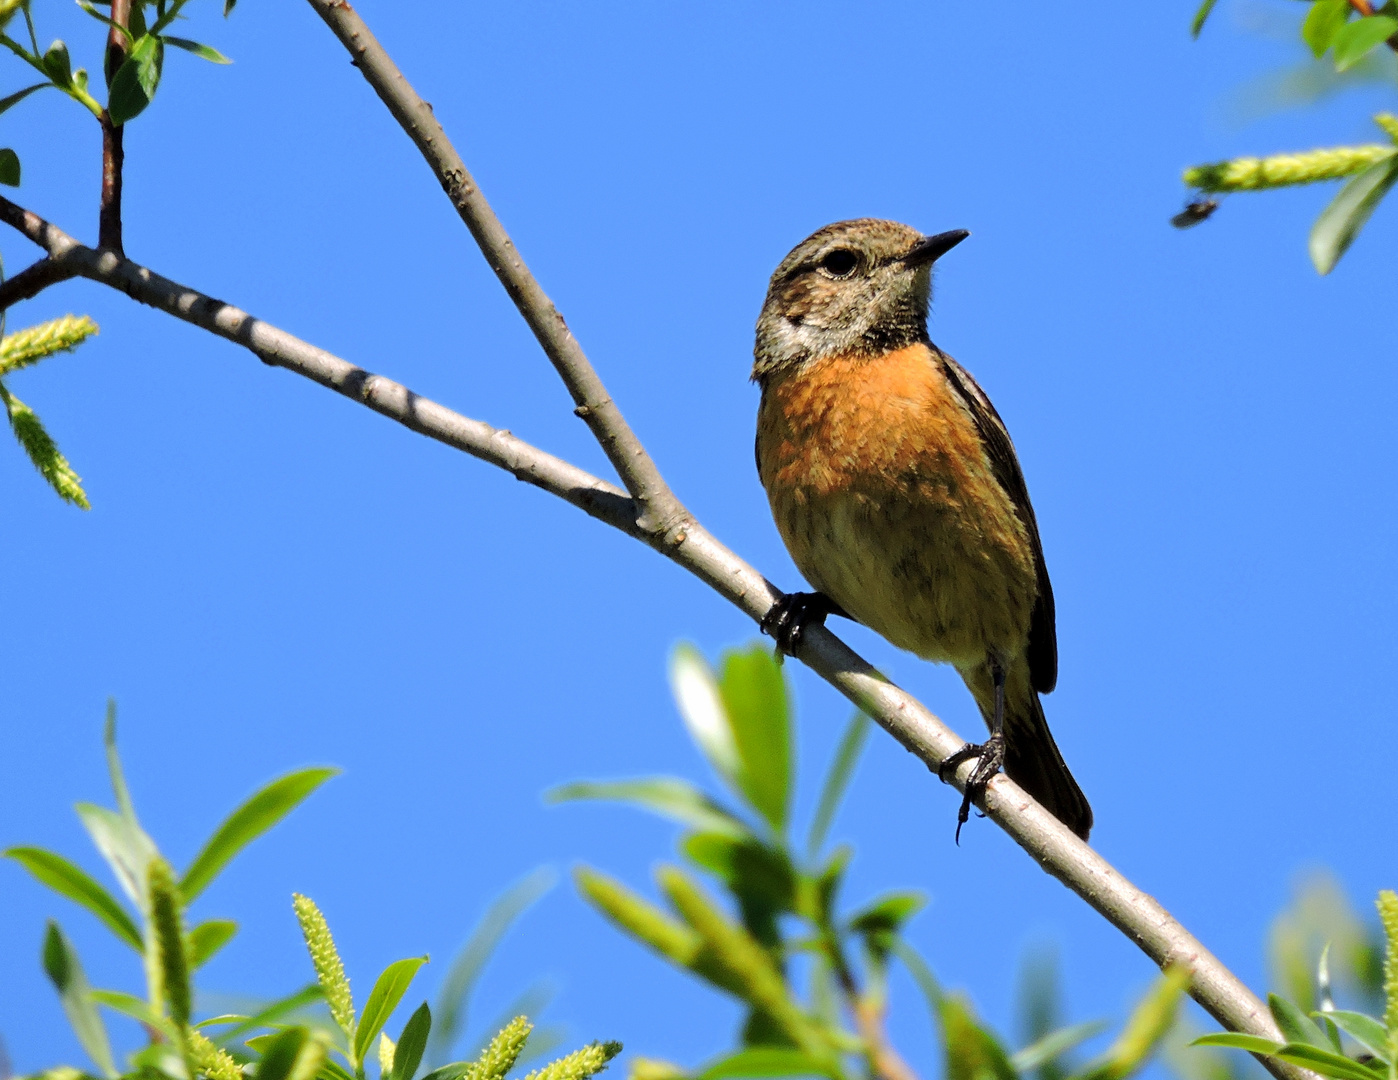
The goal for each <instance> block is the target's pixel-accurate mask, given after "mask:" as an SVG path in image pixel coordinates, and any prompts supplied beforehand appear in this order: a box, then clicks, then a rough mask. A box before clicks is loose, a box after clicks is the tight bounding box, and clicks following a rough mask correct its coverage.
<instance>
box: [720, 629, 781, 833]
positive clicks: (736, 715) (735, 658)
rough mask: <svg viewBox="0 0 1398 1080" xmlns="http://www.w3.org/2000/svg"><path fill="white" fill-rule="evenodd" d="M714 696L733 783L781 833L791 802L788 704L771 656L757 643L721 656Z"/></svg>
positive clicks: (754, 807)
mask: <svg viewBox="0 0 1398 1080" xmlns="http://www.w3.org/2000/svg"><path fill="white" fill-rule="evenodd" d="M718 690H719V697H720V698H721V699H722V700H723V707H724V709H725V710H726V711H727V713H728V722H729V724H730V725H731V726H732V729H733V737H734V739H735V740H736V742H737V744H738V762H739V770H738V784H739V786H740V787H741V788H742V791H743V794H744V795H745V796H747V800H748V802H749V804H750V805H751V806H752V808H753V809H754V810H756V811H757V812H758V813H759V814H761V815H762V816H763V817H764V818H766V819H767V823H768V824H769V825H771V826H772V829H773V831H775V832H776V833H778V834H779V835H780V834H782V833H783V832H784V831H785V830H786V819H787V814H788V812H789V809H790V806H791V772H792V757H793V753H794V751H793V747H792V737H791V704H790V702H789V700H788V697H787V691H786V679H785V677H784V676H783V674H782V668H781V665H780V664H779V663H778V662H777V658H776V657H775V656H774V655H773V654H772V653H770V652H768V651H767V649H766V648H765V647H764V646H762V645H754V646H752V647H751V648H748V649H740V650H736V649H735V650H731V651H729V652H727V653H725V654H724V657H723V670H722V674H721V675H720V677H719V681H718Z"/></svg>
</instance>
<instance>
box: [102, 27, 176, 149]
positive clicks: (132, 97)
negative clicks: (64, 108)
mask: <svg viewBox="0 0 1398 1080" xmlns="http://www.w3.org/2000/svg"><path fill="white" fill-rule="evenodd" d="M164 60H165V46H164V45H162V44H161V42H160V39H159V38H157V37H155V36H153V35H151V34H143V35H141V36H140V37H139V38H137V39H136V43H135V44H134V45H132V46H131V51H130V53H128V54H127V57H126V59H125V60H123V61H122V64H121V67H119V68H117V72H116V74H115V75H113V76H112V87H111V91H110V94H109V97H108V100H107V113H108V115H109V116H110V117H111V119H112V123H113V124H116V125H118V126H120V125H121V124H125V123H126V122H127V121H128V120H134V119H135V118H136V117H137V116H139V115H141V113H142V112H144V111H145V109H146V107H147V106H148V105H149V104H150V103H151V102H152V101H153V100H154V99H155V91H156V88H157V87H158V86H159V85H160V70H161V67H162V65H163V64H164Z"/></svg>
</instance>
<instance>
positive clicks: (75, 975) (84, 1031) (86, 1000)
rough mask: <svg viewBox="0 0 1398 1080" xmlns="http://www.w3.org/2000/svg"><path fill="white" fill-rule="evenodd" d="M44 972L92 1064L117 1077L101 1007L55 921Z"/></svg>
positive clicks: (50, 927)
mask: <svg viewBox="0 0 1398 1080" xmlns="http://www.w3.org/2000/svg"><path fill="white" fill-rule="evenodd" d="M43 958H44V971H45V972H46V973H47V974H48V977H49V978H50V979H51V980H52V981H53V985H54V986H56V987H57V988H58V996H59V998H60V1000H61V1001H62V1002H63V1011H64V1013H66V1014H67V1016H68V1023H69V1024H71V1025H72V1028H73V1034H74V1035H76V1036H77V1037H78V1042H80V1043H81V1044H82V1048H83V1049H84V1050H85V1051H87V1056H88V1057H90V1058H91V1059H92V1063H93V1064H94V1065H96V1066H97V1068H98V1069H100V1070H101V1071H102V1073H103V1074H104V1075H105V1076H109V1077H114V1076H116V1075H117V1070H116V1064H115V1063H114V1062H113V1060H112V1045H111V1043H110V1042H109V1041H108V1039H107V1029H106V1027H105V1026H104V1025H103V1023H102V1018H101V1017H100V1016H98V1015H97V1006H96V1005H95V1004H94V1003H93V1001H92V992H91V990H90V989H89V987H88V984H87V976H85V975H84V974H83V968H82V964H81V963H79V961H78V954H77V953H76V952H74V951H73V946H72V945H70V944H69V942H68V939H67V938H66V937H65V936H64V935H63V931H62V930H60V929H59V927H58V923H56V922H54V921H53V920H52V919H50V920H49V922H48V929H47V930H46V931H45V932H44V951H43Z"/></svg>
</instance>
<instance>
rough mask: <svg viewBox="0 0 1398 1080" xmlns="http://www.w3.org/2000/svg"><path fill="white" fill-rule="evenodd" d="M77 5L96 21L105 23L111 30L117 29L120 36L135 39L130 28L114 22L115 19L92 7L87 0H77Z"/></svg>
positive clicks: (130, 39)
mask: <svg viewBox="0 0 1398 1080" xmlns="http://www.w3.org/2000/svg"><path fill="white" fill-rule="evenodd" d="M78 7H80V8H82V9H83V10H84V11H85V12H87V13H88V14H89V15H91V16H92V17H93V18H94V19H96V20H97V21H98V22H100V23H104V24H105V25H107V26H109V27H111V28H112V29H113V30H115V31H117V32H118V33H119V34H121V36H122V37H124V38H126V40H127V41H134V40H135V39H134V38H133V37H132V36H131V31H130V30H128V29H127V28H126V27H124V26H122V25H121V23H119V22H116V21H114V20H112V19H109V18H108V17H107V16H105V15H103V14H102V13H101V12H100V11H98V10H97V9H96V8H95V7H93V6H92V5H91V4H89V3H88V2H87V0H78Z"/></svg>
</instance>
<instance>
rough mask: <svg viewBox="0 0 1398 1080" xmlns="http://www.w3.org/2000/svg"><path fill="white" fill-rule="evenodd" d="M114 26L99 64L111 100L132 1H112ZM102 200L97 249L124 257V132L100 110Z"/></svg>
mask: <svg viewBox="0 0 1398 1080" xmlns="http://www.w3.org/2000/svg"><path fill="white" fill-rule="evenodd" d="M112 22H114V23H115V24H116V26H113V27H112V29H111V31H110V33H108V35H107V52H106V56H105V57H104V59H103V62H102V70H103V72H104V73H105V75H106V82H107V96H108V98H109V99H110V97H111V88H112V79H113V78H114V77H115V75H116V73H117V69H118V68H120V67H121V65H122V62H123V61H124V60H125V59H126V53H127V48H126V35H125V34H123V33H122V32H121V31H120V30H118V29H117V26H121V27H126V26H129V25H130V24H131V0H112ZM100 123H101V125H102V196H101V199H100V200H99V202H98V214H97V246H98V247H102V248H109V249H110V250H112V251H115V252H116V253H117V254H118V255H121V254H123V249H122V246H121V175H122V168H123V166H124V165H125V163H126V151H125V149H124V148H123V145H122V132H123V131H124V130H125V129H124V128H123V127H120V126H118V125H116V124H113V123H112V118H111V114H110V113H108V112H107V110H106V109H103V110H102V116H101V118H100Z"/></svg>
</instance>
